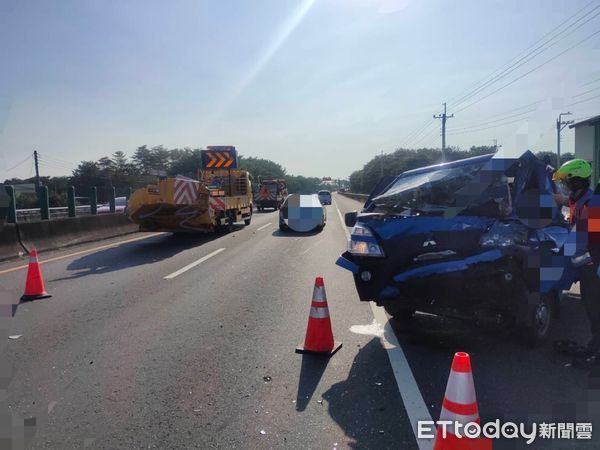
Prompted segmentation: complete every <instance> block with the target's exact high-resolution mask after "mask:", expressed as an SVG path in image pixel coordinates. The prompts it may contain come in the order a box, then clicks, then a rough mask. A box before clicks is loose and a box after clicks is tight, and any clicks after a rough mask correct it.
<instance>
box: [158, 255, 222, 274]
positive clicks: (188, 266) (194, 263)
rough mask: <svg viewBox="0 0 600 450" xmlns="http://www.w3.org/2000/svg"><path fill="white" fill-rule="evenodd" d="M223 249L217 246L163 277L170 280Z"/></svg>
mask: <svg viewBox="0 0 600 450" xmlns="http://www.w3.org/2000/svg"><path fill="white" fill-rule="evenodd" d="M224 250H225V249H224V248H219V249H217V250H215V251H214V252H212V253H209V254H208V255H206V256H203V257H202V258H200V259H198V260H196V261H194V262H193V263H191V264H188V265H187V266H184V267H182V268H181V269H179V270H176V271H175V272H173V273H171V274H169V275H167V276H166V277H164V279H165V280H172V279H173V278H175V277H178V276H179V275H181V274H182V273H184V272H187V271H188V270H190V269H193V268H194V267H196V266H198V265H200V264H202V263H203V262H204V261H206V260H208V259H210V258H212V257H213V256H216V255H218V254H219V253H221V252H222V251H224Z"/></svg>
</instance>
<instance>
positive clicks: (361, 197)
mask: <svg viewBox="0 0 600 450" xmlns="http://www.w3.org/2000/svg"><path fill="white" fill-rule="evenodd" d="M339 194H340V195H344V196H346V197H348V198H352V199H354V200H358V201H361V202H366V201H367V199H368V198H369V195H368V194H356V193H354V192H340V193H339Z"/></svg>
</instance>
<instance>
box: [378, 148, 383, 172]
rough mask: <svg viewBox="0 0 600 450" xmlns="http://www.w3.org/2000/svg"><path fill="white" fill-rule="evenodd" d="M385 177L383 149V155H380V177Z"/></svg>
mask: <svg viewBox="0 0 600 450" xmlns="http://www.w3.org/2000/svg"><path fill="white" fill-rule="evenodd" d="M381 177H383V150H381V156H380V157H379V178H381Z"/></svg>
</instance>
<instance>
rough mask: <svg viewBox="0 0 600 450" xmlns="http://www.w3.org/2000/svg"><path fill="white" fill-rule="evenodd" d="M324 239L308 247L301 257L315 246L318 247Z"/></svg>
mask: <svg viewBox="0 0 600 450" xmlns="http://www.w3.org/2000/svg"><path fill="white" fill-rule="evenodd" d="M324 240H325V239H320V240H319V241H317V242H316V243H315V244H313V245H311V246H310V247H308V248H307V249H306V250H304V251H303V252H302V253H300V254H301V255H306V254H307V253H308V252H310V251H311V250H312V249H313V248H315V247H316V246H317V245H319V244H320V243H321V242H323V241H324Z"/></svg>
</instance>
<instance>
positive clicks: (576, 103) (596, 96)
mask: <svg viewBox="0 0 600 450" xmlns="http://www.w3.org/2000/svg"><path fill="white" fill-rule="evenodd" d="M597 98H600V95H595V96H594V97H590V98H586V99H584V100H580V101H578V102H575V103H569V104H568V105H565V106H573V105H579V104H580V103H585V102H589V101H590V100H595V99H597Z"/></svg>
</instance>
